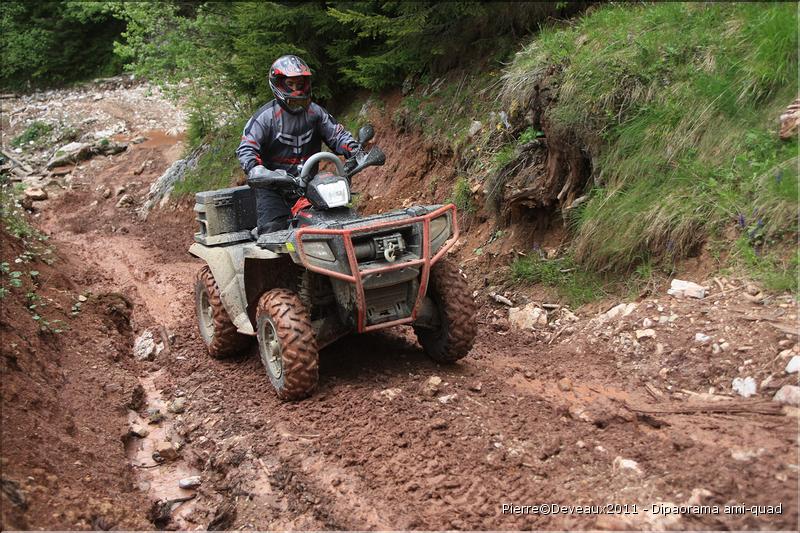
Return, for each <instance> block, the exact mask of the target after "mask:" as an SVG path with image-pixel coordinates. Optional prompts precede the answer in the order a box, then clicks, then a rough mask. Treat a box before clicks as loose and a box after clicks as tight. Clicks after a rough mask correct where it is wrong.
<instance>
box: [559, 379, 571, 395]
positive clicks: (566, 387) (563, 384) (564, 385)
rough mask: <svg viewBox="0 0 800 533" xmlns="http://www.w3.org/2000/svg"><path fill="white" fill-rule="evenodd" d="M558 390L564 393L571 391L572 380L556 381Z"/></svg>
mask: <svg viewBox="0 0 800 533" xmlns="http://www.w3.org/2000/svg"><path fill="white" fill-rule="evenodd" d="M558 388H559V389H561V390H562V391H564V392H568V391H571V390H572V380H570V379H569V378H561V379H559V380H558Z"/></svg>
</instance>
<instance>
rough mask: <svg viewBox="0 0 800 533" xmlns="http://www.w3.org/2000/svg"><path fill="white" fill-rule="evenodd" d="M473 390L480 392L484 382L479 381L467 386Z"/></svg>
mask: <svg viewBox="0 0 800 533" xmlns="http://www.w3.org/2000/svg"><path fill="white" fill-rule="evenodd" d="M467 388H468V389H469V390H471V391H472V392H480V391H481V389H482V388H483V384H482V383H481V382H480V381H479V382H478V383H473V384H472V385H470V386H468V387H467Z"/></svg>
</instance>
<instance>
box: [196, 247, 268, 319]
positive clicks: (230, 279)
mask: <svg viewBox="0 0 800 533" xmlns="http://www.w3.org/2000/svg"><path fill="white" fill-rule="evenodd" d="M229 250H230V251H229ZM242 252H243V250H242V247H240V246H226V247H219V248H217V247H215V248H210V247H207V246H203V245H202V244H199V243H194V244H192V245H191V246H190V247H189V253H190V254H192V255H193V256H195V257H199V258H200V259H202V260H203V261H205V262H206V263H207V264H208V267H209V268H210V269H211V274H213V276H214V280H216V282H217V286H219V289H220V299H221V300H222V305H224V306H225V310H226V311H227V312H228V316H230V317H231V321H233V324H234V325H235V326H236V329H237V331H238V332H239V333H243V334H245V335H255V334H256V332H255V330H254V329H253V324H252V323H251V322H250V318H249V317H248V316H247V302H245V301H244V300H243V298H242V296H243V295H244V290H243V289H242V287H243V286H244V254H243V253H242Z"/></svg>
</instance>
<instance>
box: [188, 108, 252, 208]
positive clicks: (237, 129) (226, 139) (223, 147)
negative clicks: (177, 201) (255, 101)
mask: <svg viewBox="0 0 800 533" xmlns="http://www.w3.org/2000/svg"><path fill="white" fill-rule="evenodd" d="M246 120H247V119H246V118H241V117H240V118H239V119H238V120H233V121H232V122H231V123H230V124H228V125H226V126H224V127H222V128H219V129H217V130H214V131H213V132H211V133H209V134H208V136H207V137H205V139H206V141H207V142H208V149H207V150H205V151H204V152H203V153H202V154H201V155H200V157H199V158H198V160H197V166H195V168H193V169H190V170H188V171H187V172H186V175H185V176H184V178H183V179H182V180H181V181H179V182H177V183H176V184H175V188H174V189H173V194H175V195H176V196H184V195H192V194H195V193H197V192H200V191H209V190H214V189H222V188H225V187H230V186H231V185H232V183H233V182H234V181H235V178H236V176H237V175H240V174H241V169H240V168H239V161H238V160H237V159H236V148H237V147H238V146H239V140H240V138H241V133H242V128H243V127H244V123H245V122H246Z"/></svg>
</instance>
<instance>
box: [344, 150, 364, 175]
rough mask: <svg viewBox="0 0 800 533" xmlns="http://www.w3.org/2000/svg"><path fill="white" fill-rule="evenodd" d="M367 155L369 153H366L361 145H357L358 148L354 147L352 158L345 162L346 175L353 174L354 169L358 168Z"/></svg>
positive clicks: (351, 153)
mask: <svg viewBox="0 0 800 533" xmlns="http://www.w3.org/2000/svg"><path fill="white" fill-rule="evenodd" d="M365 155H367V152H365V151H364V150H363V149H362V148H361V145H357V146H356V147H354V148H353V151H352V152H350V158H349V159H347V160H346V161H345V162H344V172H345V174H349V173H350V172H352V171H353V169H355V168H356V167H357V166H358V164H359V162H360V161H362V160H363V159H364V156H365Z"/></svg>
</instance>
